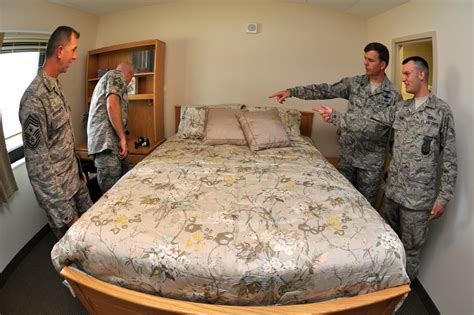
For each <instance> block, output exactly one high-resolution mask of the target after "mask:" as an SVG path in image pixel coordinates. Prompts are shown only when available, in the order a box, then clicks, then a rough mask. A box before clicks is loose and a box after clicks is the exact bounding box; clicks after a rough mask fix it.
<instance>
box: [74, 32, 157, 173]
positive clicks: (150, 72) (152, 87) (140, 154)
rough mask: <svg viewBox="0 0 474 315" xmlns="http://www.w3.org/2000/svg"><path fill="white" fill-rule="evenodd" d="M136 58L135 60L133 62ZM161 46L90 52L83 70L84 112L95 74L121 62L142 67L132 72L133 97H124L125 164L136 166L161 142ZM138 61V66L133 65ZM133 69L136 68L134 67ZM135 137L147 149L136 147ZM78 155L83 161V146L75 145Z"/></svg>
mask: <svg viewBox="0 0 474 315" xmlns="http://www.w3.org/2000/svg"><path fill="white" fill-rule="evenodd" d="M137 56H138V57H139V60H137ZM164 59H165V43H164V42H162V41H159V40H155V39H153V40H145V41H140V42H132V43H126V44H120V45H114V46H109V47H104V48H98V49H94V50H90V51H89V54H88V56H87V69H86V80H87V82H86V108H85V110H87V111H88V110H89V106H90V102H91V98H92V93H93V92H94V88H95V86H96V85H97V82H98V81H99V79H100V78H99V74H100V73H104V72H106V71H107V70H112V69H115V68H116V67H117V65H118V64H119V63H121V62H130V63H132V64H135V65H140V63H141V64H142V65H143V64H146V65H144V66H143V67H141V69H140V67H138V68H139V69H135V75H134V77H135V82H136V89H135V94H130V93H129V95H128V131H129V132H130V134H129V135H128V136H127V139H128V149H129V160H130V163H131V164H136V163H138V162H139V161H140V160H142V159H143V158H144V157H145V156H146V155H147V154H148V153H150V152H151V151H152V150H153V149H154V148H156V146H158V145H159V144H161V143H162V142H163V141H164V140H165V136H164V123H163V82H164ZM137 61H138V63H137ZM136 68H137V67H136ZM138 137H147V138H148V139H149V140H150V146H149V147H138V149H135V146H134V143H135V141H136V140H137V138H138ZM76 149H77V151H78V154H79V156H80V157H81V158H87V146H86V145H85V144H79V145H78V146H77V148H76Z"/></svg>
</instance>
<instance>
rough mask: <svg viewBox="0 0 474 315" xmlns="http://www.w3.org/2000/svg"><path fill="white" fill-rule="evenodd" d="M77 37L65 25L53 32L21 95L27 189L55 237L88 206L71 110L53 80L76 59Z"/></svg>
mask: <svg viewBox="0 0 474 315" xmlns="http://www.w3.org/2000/svg"><path fill="white" fill-rule="evenodd" d="M78 38H79V33H77V32H76V31H75V30H73V29H72V28H69V27H66V26H62V27H59V28H58V29H56V31H55V32H53V34H52V35H51V38H50V40H49V42H48V48H47V55H46V62H45V64H44V66H43V68H42V69H39V71H38V74H37V76H36V77H35V78H34V80H33V81H32V82H31V84H30V85H29V86H28V88H27V89H26V91H25V93H24V94H23V97H22V99H21V103H20V110H19V118H20V123H21V126H22V133H23V144H24V152H25V161H26V168H27V171H28V176H29V178H30V181H31V186H32V188H33V191H34V192H35V195H36V198H37V199H38V203H39V205H40V207H42V208H43V209H44V210H45V211H46V213H47V217H48V222H49V225H50V226H51V228H52V230H53V232H54V234H55V235H56V236H57V237H58V238H61V237H62V236H63V235H64V233H65V232H66V230H67V229H68V227H69V226H70V225H72V224H73V223H74V222H75V221H76V220H77V219H78V217H79V216H80V215H81V214H82V213H83V212H85V211H86V210H87V209H88V208H89V207H90V206H91V205H92V201H91V199H90V196H89V191H88V189H87V186H86V185H85V182H84V181H83V178H84V177H83V174H82V170H81V167H80V164H79V162H78V159H77V157H76V154H75V151H74V150H75V144H74V136H73V130H72V124H71V119H70V113H71V109H70V108H69V106H68V104H67V103H66V99H65V97H64V94H63V92H62V89H61V84H60V83H59V81H58V80H57V77H58V75H59V74H60V73H62V72H66V70H67V68H68V67H69V65H70V64H71V62H72V61H73V60H75V59H76V58H77V55H76V52H75V50H76V48H77V39H78Z"/></svg>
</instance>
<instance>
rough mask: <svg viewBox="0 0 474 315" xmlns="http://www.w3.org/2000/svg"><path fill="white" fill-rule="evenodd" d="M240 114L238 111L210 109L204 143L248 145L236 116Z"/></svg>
mask: <svg viewBox="0 0 474 315" xmlns="http://www.w3.org/2000/svg"><path fill="white" fill-rule="evenodd" d="M239 112H240V110H238V109H229V108H209V110H208V114H207V123H206V132H205V135H204V143H205V144H235V145H247V141H246V140H245V137H244V133H243V132H242V128H240V123H239V121H238V120H237V116H236V114H237V113H239Z"/></svg>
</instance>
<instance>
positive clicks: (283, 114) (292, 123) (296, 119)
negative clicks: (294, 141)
mask: <svg viewBox="0 0 474 315" xmlns="http://www.w3.org/2000/svg"><path fill="white" fill-rule="evenodd" d="M274 108H276V109H277V110H278V115H279V116H280V119H281V122H282V123H283V126H284V127H285V130H286V132H287V134H288V136H289V137H290V139H291V138H295V137H297V138H299V137H300V136H301V131H300V125H301V113H300V111H299V110H297V109H293V108H283V107H261V106H245V110H247V111H249V112H255V111H268V110H270V109H274Z"/></svg>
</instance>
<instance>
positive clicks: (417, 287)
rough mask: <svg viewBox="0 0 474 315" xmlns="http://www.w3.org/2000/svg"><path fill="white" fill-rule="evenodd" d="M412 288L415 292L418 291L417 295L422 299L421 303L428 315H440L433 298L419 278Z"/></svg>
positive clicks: (412, 284)
mask: <svg viewBox="0 0 474 315" xmlns="http://www.w3.org/2000/svg"><path fill="white" fill-rule="evenodd" d="M410 287H411V289H412V290H413V291H416V294H418V297H419V298H420V301H421V302H422V303H423V305H424V307H425V309H426V311H427V312H428V314H433V315H440V314H441V313H440V311H439V310H438V308H437V307H436V305H435V304H434V302H433V300H432V299H431V297H430V296H429V295H428V292H426V290H425V288H424V287H423V285H422V284H421V282H420V281H419V280H418V278H415V280H413V281H412V282H411V284H410Z"/></svg>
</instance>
